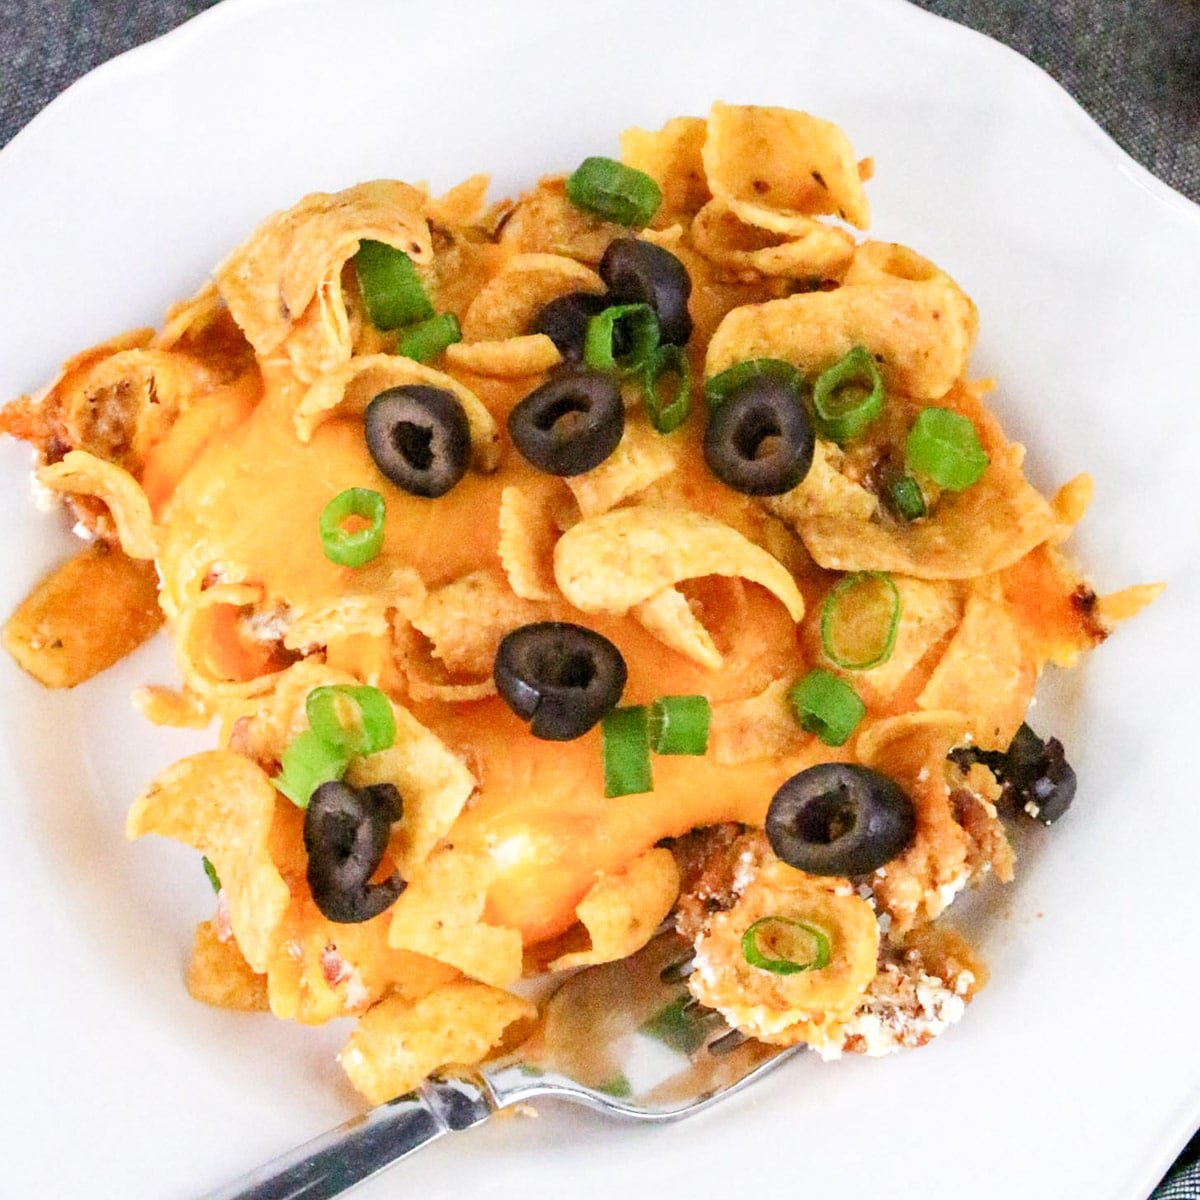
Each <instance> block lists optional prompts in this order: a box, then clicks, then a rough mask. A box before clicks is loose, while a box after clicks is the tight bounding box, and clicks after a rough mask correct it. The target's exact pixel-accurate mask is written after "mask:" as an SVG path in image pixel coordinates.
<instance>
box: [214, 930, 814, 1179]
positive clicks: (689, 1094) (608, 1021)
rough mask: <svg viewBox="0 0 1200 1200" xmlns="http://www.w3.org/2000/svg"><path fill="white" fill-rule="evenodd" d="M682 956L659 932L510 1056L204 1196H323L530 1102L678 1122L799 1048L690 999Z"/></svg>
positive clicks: (680, 944) (434, 1080) (442, 1082)
mask: <svg viewBox="0 0 1200 1200" xmlns="http://www.w3.org/2000/svg"><path fill="white" fill-rule="evenodd" d="M690 955H691V947H690V946H689V945H688V943H687V942H686V941H684V939H683V938H681V937H680V936H679V935H678V934H676V933H674V932H673V931H672V932H665V933H660V934H659V935H658V936H657V937H655V938H654V939H653V940H652V941H651V942H650V943H649V944H648V945H647V946H645V947H644V948H643V949H642V950H640V951H638V953H637V954H635V955H633V956H632V957H630V958H627V959H623V960H622V961H620V962H616V963H609V964H607V965H605V966H600V967H589V968H587V969H586V970H584V971H580V972H579V973H578V974H577V975H574V976H572V977H571V978H570V979H568V980H567V981H566V982H565V983H564V984H563V985H562V986H561V987H560V988H559V989H558V990H557V991H556V992H555V993H554V994H553V995H552V996H551V997H550V1000H549V1001H548V1002H547V1003H546V1005H545V1006H544V1009H543V1015H542V1018H541V1020H540V1021H539V1023H538V1026H537V1028H536V1030H535V1031H534V1033H533V1034H532V1036H531V1037H530V1038H529V1039H528V1040H527V1041H526V1042H524V1043H523V1044H522V1045H521V1046H520V1047H519V1048H518V1049H517V1050H516V1051H515V1052H514V1053H512V1054H510V1055H508V1056H507V1057H504V1058H499V1059H495V1060H493V1061H491V1062H487V1063H484V1064H482V1065H481V1066H479V1067H476V1068H473V1069H470V1070H463V1071H457V1072H453V1073H449V1072H447V1073H442V1074H438V1075H434V1076H431V1077H430V1078H429V1079H428V1080H427V1081H426V1082H425V1083H424V1084H423V1085H422V1086H421V1087H420V1088H419V1089H418V1090H417V1091H415V1092H409V1093H408V1094H407V1095H405V1096H400V1097H398V1098H397V1099H395V1100H392V1101H391V1102H390V1103H388V1104H384V1105H382V1106H380V1107H379V1108H376V1109H373V1110H372V1111H370V1112H368V1113H365V1114H363V1115H362V1116H358V1117H353V1118H351V1119H350V1120H349V1121H346V1122H345V1123H344V1124H342V1125H339V1126H338V1127H337V1128H336V1129H331V1130H330V1131H329V1132H328V1133H326V1134H323V1135H322V1136H320V1137H317V1138H314V1139H313V1140H312V1141H310V1142H306V1143H305V1144H304V1145H303V1146H299V1147H298V1148H297V1149H295V1150H293V1151H292V1152H291V1153H289V1154H285V1155H283V1156H281V1157H280V1158H277V1159H274V1160H273V1161H272V1162H269V1163H267V1164H266V1165H265V1166H263V1167H260V1168H259V1169H258V1170H257V1171H251V1172H250V1174H248V1175H244V1176H243V1177H242V1178H241V1179H238V1180H236V1181H235V1182H233V1183H231V1184H229V1185H228V1186H227V1187H224V1188H221V1189H219V1190H218V1191H216V1192H212V1193H210V1195H209V1196H207V1197H205V1200H331V1198H332V1197H334V1196H342V1195H344V1194H345V1193H346V1192H348V1191H349V1190H350V1189H351V1188H353V1187H355V1186H356V1185H358V1184H360V1183H362V1182H363V1181H364V1180H367V1179H369V1178H371V1176H373V1175H375V1174H377V1173H378V1172H380V1171H382V1170H383V1169H384V1168H385V1167H389V1166H391V1165H392V1164H393V1163H395V1162H399V1161H400V1159H402V1158H407V1157H408V1155H410V1154H412V1153H413V1152H414V1151H416V1150H419V1149H420V1148H421V1147H422V1146H427V1145H428V1144H429V1143H430V1142H433V1141H436V1140H437V1139H438V1138H440V1137H441V1136H442V1135H443V1134H446V1133H450V1132H452V1131H458V1130H460V1129H470V1128H472V1127H473V1126H475V1125H478V1124H480V1123H481V1122H483V1121H486V1120H487V1118H488V1117H490V1116H491V1115H492V1114H493V1113H494V1112H498V1111H499V1110H500V1109H502V1108H509V1107H511V1106H512V1105H514V1104H522V1103H527V1102H529V1101H532V1100H542V1099H547V1098H553V1099H556V1100H569V1101H574V1102H575V1103H578V1104H584V1105H586V1106H587V1107H588V1108H594V1109H598V1110H599V1111H600V1112H604V1113H608V1114H610V1115H612V1116H615V1117H624V1118H626V1119H629V1120H634V1121H675V1120H678V1119H679V1118H681V1117H689V1116H691V1115H692V1113H696V1112H699V1111H700V1110H701V1109H703V1108H707V1107H708V1106H709V1105H710V1104H715V1103H716V1102H717V1101H718V1100H723V1099H724V1098H725V1097H726V1096H729V1095H732V1094H733V1093H734V1092H736V1091H738V1090H739V1089H740V1088H743V1087H745V1086H746V1085H747V1084H748V1083H750V1082H751V1081H752V1080H754V1079H757V1078H758V1077H759V1076H760V1075H763V1074H765V1073H766V1072H767V1071H768V1070H770V1069H771V1068H772V1067H776V1066H778V1065H779V1064H780V1063H781V1062H783V1060H784V1059H786V1058H788V1057H790V1055H791V1054H792V1053H793V1052H794V1051H795V1050H796V1049H798V1048H799V1047H791V1048H789V1049H781V1048H780V1047H778V1046H766V1045H763V1044H762V1043H761V1042H756V1041H753V1040H751V1039H748V1038H744V1037H743V1036H742V1035H741V1034H739V1033H737V1032H736V1031H732V1030H730V1029H729V1028H728V1027H727V1026H726V1025H725V1024H724V1022H723V1021H722V1020H721V1018H720V1017H719V1016H718V1014H716V1013H714V1012H712V1011H711V1010H710V1009H706V1008H703V1007H701V1006H700V1005H699V1004H697V1003H696V1002H695V1001H694V1000H692V999H691V996H690V995H689V993H688V991H687V986H686V979H687V971H688V968H689V964H690Z"/></svg>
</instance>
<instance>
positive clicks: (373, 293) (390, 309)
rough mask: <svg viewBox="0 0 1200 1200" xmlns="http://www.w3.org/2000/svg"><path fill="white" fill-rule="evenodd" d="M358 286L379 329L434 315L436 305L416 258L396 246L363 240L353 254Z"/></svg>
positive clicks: (372, 319) (393, 327)
mask: <svg viewBox="0 0 1200 1200" xmlns="http://www.w3.org/2000/svg"><path fill="white" fill-rule="evenodd" d="M354 271H355V274H357V276H358V290H359V291H360V292H361V293H362V298H363V305H364V307H365V308H366V310H367V317H368V319H369V320H370V322H371V324H372V325H374V326H375V328H376V329H399V328H400V326H401V325H411V324H413V322H414V321H427V320H429V318H430V317H432V316H433V305H432V304H431V303H430V301H429V297H428V296H427V295H426V294H425V286H424V284H422V283H421V277H420V275H418V274H417V268H416V267H415V266H414V265H413V260H412V259H411V258H409V257H408V255H407V254H405V253H404V251H403V250H397V249H396V248H395V247H394V246H388V245H386V244H385V243H383V242H372V241H363V242H361V243H360V244H359V247H358V253H357V254H356V255H355V256H354Z"/></svg>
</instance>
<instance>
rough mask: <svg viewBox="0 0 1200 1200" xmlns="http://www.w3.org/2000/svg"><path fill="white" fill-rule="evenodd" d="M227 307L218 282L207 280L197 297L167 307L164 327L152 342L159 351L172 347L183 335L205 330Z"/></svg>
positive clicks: (191, 334)
mask: <svg viewBox="0 0 1200 1200" xmlns="http://www.w3.org/2000/svg"><path fill="white" fill-rule="evenodd" d="M224 309H225V302H224V301H223V300H222V299H221V293H220V292H219V291H218V290H217V285H216V283H215V282H214V281H213V280H211V279H209V280H206V281H205V283H204V284H203V285H202V286H201V288H200V290H199V291H198V292H197V293H196V294H195V295H194V296H191V297H189V298H188V299H187V300H180V301H179V303H178V304H172V305H171V307H170V308H168V309H167V312H166V315H165V316H164V317H163V325H162V328H161V329H160V330H159V331H158V334H157V335H156V336H155V338H154V341H153V342H152V343H151V344H152V345H153V346H155V347H156V348H157V349H159V350H170V349H171V348H172V347H174V346H175V345H176V344H177V343H178V342H181V341H183V340H184V338H186V337H189V336H194V335H196V334H201V333H203V332H204V331H205V330H206V329H208V328H209V326H211V325H212V324H213V322H214V321H216V319H217V318H218V317H219V316H220V315H221V313H222V312H223V311H224Z"/></svg>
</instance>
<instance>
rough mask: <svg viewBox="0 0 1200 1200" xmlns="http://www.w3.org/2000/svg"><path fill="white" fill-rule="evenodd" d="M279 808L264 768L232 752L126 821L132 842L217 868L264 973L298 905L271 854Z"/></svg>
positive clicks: (154, 794) (237, 928) (235, 919)
mask: <svg viewBox="0 0 1200 1200" xmlns="http://www.w3.org/2000/svg"><path fill="white" fill-rule="evenodd" d="M275 803H276V791H275V789H274V788H273V787H272V786H271V782H270V780H269V779H268V778H267V776H266V774H265V772H263V771H262V769H261V768H259V767H257V766H255V764H254V763H252V762H251V761H250V760H249V759H248V758H244V757H243V756H242V755H240V754H234V753H232V752H231V751H229V750H207V751H205V752H204V753H202V754H193V755H192V756H191V757H190V758H185V759H182V760H181V761H179V762H177V763H174V764H172V765H171V766H169V767H168V768H167V769H166V770H165V771H163V772H162V773H161V774H159V775H158V776H157V777H156V778H155V780H154V782H153V783H151V784H150V786H149V787H148V788H147V789H146V790H145V791H144V792H143V793H142V794H141V795H140V796H139V797H138V798H137V799H136V800H135V801H134V803H133V807H132V808H131V809H130V810H129V816H128V818H127V819H126V821H125V836H126V837H128V838H138V837H144V836H145V835H146V834H148V833H156V834H158V835H159V836H161V837H169V838H173V839H174V840H175V841H177V842H183V843H184V844H185V845H188V846H191V847H193V848H194V849H196V850H199V851H200V853H201V854H204V855H206V856H207V857H208V858H209V859H210V860H211V862H212V864H213V866H214V867H216V869H217V874H218V875H219V876H220V879H221V889H222V892H223V893H224V895H225V897H226V899H227V901H228V904H229V920H230V924H231V925H232V927H233V933H234V936H235V937H236V938H237V944H238V947H239V949H240V950H241V952H242V953H243V954H244V955H245V956H246V961H247V962H248V963H249V964H250V966H251V967H252V968H253V969H254V970H255V971H257V972H260V973H261V972H263V971H265V970H266V967H267V959H268V956H269V954H270V952H271V947H272V944H273V942H274V938H275V931H276V929H277V928H278V925H279V922H280V921H281V920H282V919H283V914H284V912H285V911H286V910H287V906H288V901H289V899H290V896H289V892H288V888H287V884H285V883H284V881H283V877H282V876H281V875H280V874H279V871H278V870H277V869H276V867H275V864H274V862H272V860H271V855H270V853H269V851H268V842H269V839H270V834H271V822H272V820H273V819H274V816H275Z"/></svg>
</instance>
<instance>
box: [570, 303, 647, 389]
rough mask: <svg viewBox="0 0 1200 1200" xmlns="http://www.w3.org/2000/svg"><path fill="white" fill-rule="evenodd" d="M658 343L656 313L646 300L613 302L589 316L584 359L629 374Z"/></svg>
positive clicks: (591, 364) (599, 368)
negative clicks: (630, 302) (643, 302)
mask: <svg viewBox="0 0 1200 1200" xmlns="http://www.w3.org/2000/svg"><path fill="white" fill-rule="evenodd" d="M657 347H658V317H657V316H655V313H654V309H652V308H651V307H650V305H648V304H614V305H613V306H612V307H611V308H606V309H605V310H604V311H603V312H602V313H599V314H598V315H596V316H594V317H590V318H589V319H588V324H587V334H586V336H585V337H584V341H583V361H584V362H585V363H587V365H588V366H589V367H591V368H592V369H593V370H596V371H617V372H619V373H620V374H622V375H632V374H633V373H634V372H635V371H640V370H641V369H642V368H643V367H644V366H645V364H646V363H648V362H649V361H650V359H651V358H652V357H653V355H654V351H655V350H656V349H657Z"/></svg>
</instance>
